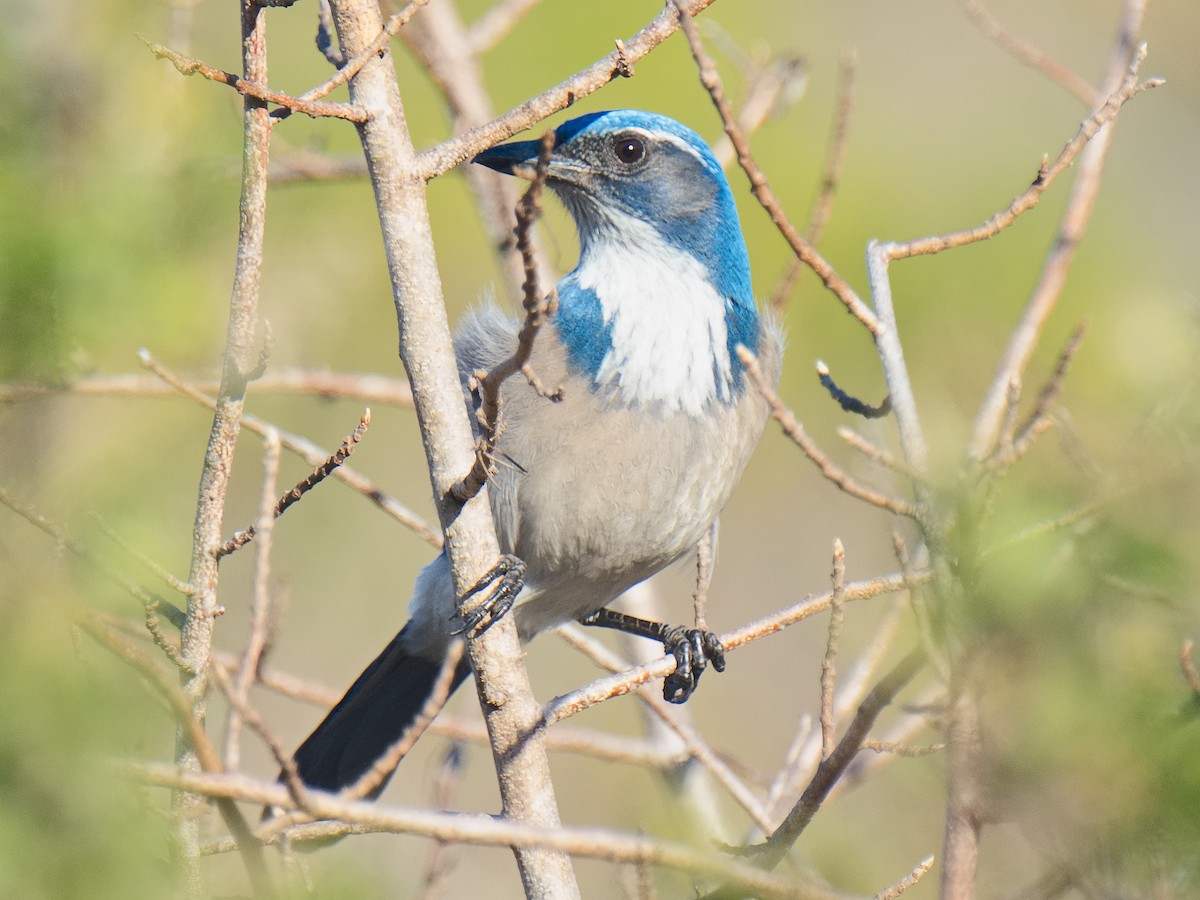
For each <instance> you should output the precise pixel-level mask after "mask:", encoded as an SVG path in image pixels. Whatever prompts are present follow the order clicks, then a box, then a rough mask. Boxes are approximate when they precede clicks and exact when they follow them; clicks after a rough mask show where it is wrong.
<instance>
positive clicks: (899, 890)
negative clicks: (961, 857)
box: [875, 856, 933, 900]
mask: <svg viewBox="0 0 1200 900" xmlns="http://www.w3.org/2000/svg"><path fill="white" fill-rule="evenodd" d="M932 868H933V857H932V856H927V857H925V858H924V859H923V860H921V861H920V862H919V863H917V865H916V866H915V867H914V868H913V870H912V871H911V872H909V873H908V874H907V875H905V876H904V877H903V878H901V879H900V880H899V881H897V882H896V883H895V884H894V885H892V886H891V887H888V888H884V889H883V890H882V891H880V892H879V893H878V894H876V895H875V900H896V898H897V897H899V896H900V895H901V894H903V893H904V892H905V891H907V890H908V889H909V888H910V887H912V886H913V885H914V884H916V883H917V882H918V881H920V880H921V878H922V877H924V875H925V873H926V872H928V871H929V870H930V869H932Z"/></svg>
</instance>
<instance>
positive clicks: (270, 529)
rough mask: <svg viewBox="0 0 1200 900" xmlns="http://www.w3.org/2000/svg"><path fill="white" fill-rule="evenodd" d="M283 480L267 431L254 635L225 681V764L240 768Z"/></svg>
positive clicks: (267, 616) (267, 608)
mask: <svg viewBox="0 0 1200 900" xmlns="http://www.w3.org/2000/svg"><path fill="white" fill-rule="evenodd" d="M278 481H279V435H278V434H277V433H276V432H274V431H270V432H268V433H267V438H266V441H265V442H264V446H263V474H262V487H261V489H260V490H259V497H258V519H257V521H256V522H255V523H254V525H252V526H251V528H253V529H254V530H255V532H256V533H257V534H258V537H259V540H258V545H257V548H258V552H257V554H256V555H255V559H254V599H253V600H252V601H251V604H250V634H249V636H248V637H247V639H246V649H245V650H244V651H243V652H242V659H241V662H240V663H239V664H238V667H237V672H236V673H235V674H234V678H233V683H232V684H222V685H221V689H222V690H224V691H225V692H226V694H232V695H233V697H234V699H235V700H236V702H232V701H231V702H230V704H229V711H228V714H227V715H226V717H225V754H224V758H225V767H226V768H227V769H230V770H237V769H238V768H239V766H240V764H241V745H240V736H241V727H242V716H241V712H240V707H242V706H245V705H247V703H248V702H249V698H250V688H251V686H252V685H253V684H254V682H255V680H256V679H257V678H258V669H259V665H260V664H261V663H262V660H263V655H264V654H265V652H266V649H267V642H268V638H269V636H270V635H269V632H270V626H271V591H270V583H269V582H270V574H271V537H272V535H273V533H274V530H275V528H274V525H275V517H276V515H278V513H277V512H276V508H277V507H276V504H275V491H276V490H277V488H276V485H277V484H278Z"/></svg>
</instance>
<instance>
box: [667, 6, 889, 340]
mask: <svg viewBox="0 0 1200 900" xmlns="http://www.w3.org/2000/svg"><path fill="white" fill-rule="evenodd" d="M671 5H673V6H674V10H673V11H674V13H675V14H676V15H678V16H679V22H680V27H681V28H682V29H683V32H684V34H685V35H687V39H688V45H689V46H690V47H691V49H692V56H693V57H694V58H695V60H696V67H697V69H698V70H699V73H700V82H701V83H702V84H703V85H704V87H705V88H706V89H707V90H708V93H709V95H710V96H711V97H712V101H713V105H714V106H715V107H716V109H717V112H718V113H719V114H720V116H721V123H722V125H724V127H725V134H726V135H728V136H729V140H730V141H731V142H732V143H733V146H734V149H735V150H736V151H737V158H738V165H740V166H741V167H742V171H744V172H745V173H746V177H747V178H748V179H749V180H750V190H751V192H752V193H753V194H754V197H755V199H756V200H758V202H759V203H760V204H761V205H762V207H763V209H765V210H766V211H767V215H769V216H770V217H771V221H772V222H773V223H774V225H775V227H776V228H777V229H779V233H780V234H782V235H783V237H784V240H786V241H787V242H788V246H790V247H791V248H792V252H793V253H795V254H796V256H797V258H799V259H800V260H801V261H802V262H803V263H804V264H805V265H807V266H808V267H809V268H810V269H812V270H813V271H814V272H816V274H817V277H818V278H820V279H821V282H822V283H823V284H824V285H825V287H827V288H828V289H829V290H830V291H831V292H832V293H833V295H834V296H835V297H837V298H838V300H840V301H841V302H842V304H843V305H844V306H845V307H846V309H847V311H849V313H850V314H851V315H852V316H854V318H856V319H858V321H860V322H861V323H862V324H863V325H864V326H865V327H866V328H867V330H868V331H870V332H871V333H872V334H874V333H875V330H876V328H877V327H878V323H877V322H876V320H875V314H874V313H872V312H871V311H870V309H868V308H867V306H866V304H865V303H863V302H862V300H861V299H860V298H859V296H858V295H857V294H856V293H855V292H854V289H853V288H851V287H850V285H849V283H847V282H846V281H845V279H843V278H842V276H841V275H839V274H838V273H837V271H836V270H835V269H834V268H833V266H831V265H830V264H829V263H828V262H826V261H825V259H824V258H823V257H822V256H821V255H820V254H819V253H817V251H816V250H815V249H814V248H813V246H812V244H810V243H809V242H808V241H806V240H805V239H804V238H802V237H801V236H800V233H799V232H798V231H797V230H796V228H795V226H793V225H792V223H791V221H790V220H789V219H788V217H787V214H786V213H785V212H784V211H783V207H782V205H781V204H780V203H779V200H778V198H777V197H776V196H775V192H774V191H772V190H771V186H770V185H769V184H768V183H767V178H766V175H764V174H763V171H762V169H760V168H759V167H758V163H756V162H755V161H754V156H753V154H751V152H750V144H749V142H748V141H747V140H746V136H745V134H744V133H743V132H742V130H741V128H740V127H738V124H737V119H736V117H735V116H734V114H733V107H732V105H731V104H730V103H729V98H728V97H726V96H725V89H724V88H723V87H722V85H721V77H720V75H718V74H717V67H716V64H715V63H714V62H713V60H712V57H710V56H709V55H708V53H707V52H706V51H705V50H704V45H703V43H702V42H701V40H700V32H699V31H698V30H697V29H696V23H695V22H693V21H692V18H691V17H692V16H694V15H695V14H696V12H697V10H695V9H694V8H692V9H688V8H686V5H685V3H684V0H672V4H669V5H668V8H670V7H671Z"/></svg>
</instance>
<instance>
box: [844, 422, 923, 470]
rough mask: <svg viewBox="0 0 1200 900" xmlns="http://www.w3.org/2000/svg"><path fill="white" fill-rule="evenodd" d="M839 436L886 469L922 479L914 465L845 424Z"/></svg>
mask: <svg viewBox="0 0 1200 900" xmlns="http://www.w3.org/2000/svg"><path fill="white" fill-rule="evenodd" d="M837 436H838V437H840V438H841V439H842V440H843V441H845V442H846V443H847V444H849V445H850V446H851V447H853V448H854V449H855V450H857V451H858V452H859V453H861V454H862V455H863V456H865V457H866V458H867V459H869V460H871V462H873V463H878V464H879V465H881V466H883V467H884V468H885V469H890V470H891V471H893V472H896V473H897V474H899V475H903V476H904V477H905V478H910V479H912V480H914V481H920V480H921V475H920V474H919V473H918V472H917V471H916V469H914V468H913V467H912V466H910V465H908V464H907V463H905V462H904V460H902V459H898V458H897V457H895V456H893V455H892V454H891V453H889V452H888V451H887V450H884V449H883V448H882V447H880V446H879V445H877V444H872V443H871V442H870V441H869V440H867V439H866V438H865V437H863V436H862V435H861V434H859V433H858V432H857V431H855V430H854V429H853V428H849V427H847V426H845V425H841V426H839V427H838V430H837Z"/></svg>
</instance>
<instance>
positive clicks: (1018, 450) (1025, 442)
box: [1002, 321, 1088, 462]
mask: <svg viewBox="0 0 1200 900" xmlns="http://www.w3.org/2000/svg"><path fill="white" fill-rule="evenodd" d="M1087 329H1088V322H1087V321H1084V322H1081V323H1080V324H1079V325H1078V327H1076V329H1075V330H1074V331H1073V332H1071V336H1070V337H1069V338H1067V342H1066V344H1064V345H1063V348H1062V352H1061V353H1059V356H1058V364H1057V365H1056V366H1055V367H1054V374H1053V375H1051V376H1050V379H1049V380H1048V381H1047V382H1046V386H1045V387H1043V388H1042V390H1041V393H1039V394H1038V398H1037V400H1036V401H1035V402H1034V405H1033V410H1032V412H1030V414H1029V418H1028V419H1026V420H1025V424H1024V425H1022V426H1021V427H1020V428H1019V429H1017V430H1016V433H1015V434H1013V435H1012V436H1011V437H1009V438H1007V439H1004V438H1003V437H1002V442H1003V443H1006V444H1007V445H1008V446H1009V447H1010V448H1011V452H1012V461H1013V462H1017V461H1019V460H1020V459H1021V458H1022V457H1023V456H1024V455H1025V454H1026V453H1027V452H1028V451H1029V448H1030V447H1032V446H1033V442H1034V441H1036V440H1037V439H1038V438H1039V437H1040V436H1041V435H1042V434H1043V433H1045V431H1046V430H1047V429H1048V428H1049V427H1050V425H1051V419H1050V415H1049V414H1050V407H1051V406H1052V405H1053V404H1054V401H1055V400H1057V399H1058V395H1059V392H1060V391H1062V386H1063V384H1064V383H1065V382H1066V379H1067V371H1068V370H1069V369H1070V368H1071V361H1072V360H1074V358H1075V354H1076V353H1078V352H1079V347H1080V345H1081V344H1082V343H1083V338H1084V335H1086V334H1087ZM1002 435H1003V432H1002Z"/></svg>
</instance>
